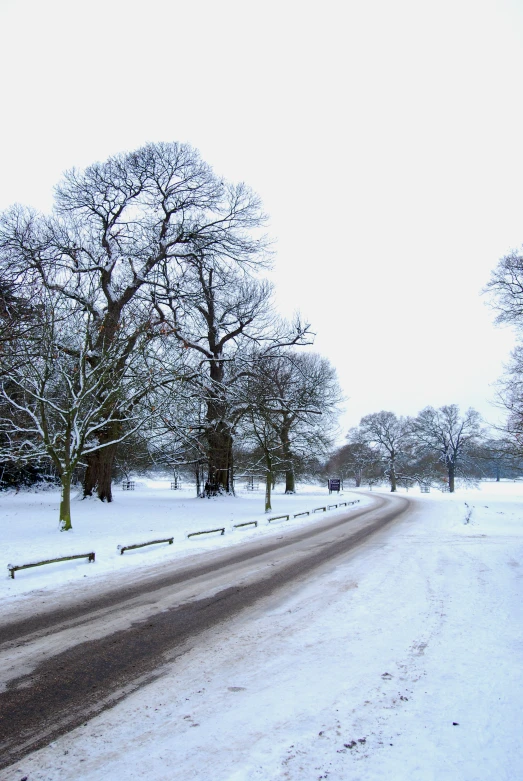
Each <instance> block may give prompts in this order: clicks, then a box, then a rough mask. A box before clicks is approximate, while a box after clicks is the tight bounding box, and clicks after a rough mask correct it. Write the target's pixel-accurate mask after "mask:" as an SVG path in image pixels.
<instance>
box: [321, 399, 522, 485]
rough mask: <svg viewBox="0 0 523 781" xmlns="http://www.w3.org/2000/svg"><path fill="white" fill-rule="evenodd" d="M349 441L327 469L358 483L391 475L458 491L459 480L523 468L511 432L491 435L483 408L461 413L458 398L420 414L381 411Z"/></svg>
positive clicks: (513, 473) (392, 481) (394, 481)
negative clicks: (484, 422) (482, 415)
mask: <svg viewBox="0 0 523 781" xmlns="http://www.w3.org/2000/svg"><path fill="white" fill-rule="evenodd" d="M347 440H348V442H347V444H346V445H343V446H342V447H340V448H338V449H337V450H336V451H335V452H334V453H333V454H332V455H331V457H330V458H329V459H328V461H327V462H326V464H325V468H324V475H325V476H327V475H334V474H335V475H337V476H340V477H341V478H342V479H343V480H345V481H350V482H352V483H353V484H354V485H355V486H357V487H359V486H361V485H368V486H373V485H375V484H378V483H382V482H383V481H385V480H386V481H387V482H388V483H389V485H390V490H391V491H392V492H395V491H397V489H398V486H403V487H407V488H408V487H410V486H413V485H418V486H426V487H429V486H431V485H435V486H439V487H442V488H445V489H446V490H448V491H449V492H451V493H453V492H454V491H455V488H456V482H457V481H458V480H461V481H466V482H467V481H468V482H470V481H475V480H481V479H487V478H489V479H495V480H498V481H499V480H500V479H501V478H502V477H504V478H515V477H519V476H521V475H522V474H523V457H522V456H521V454H519V455H518V454H515V453H514V452H513V450H512V449H511V447H510V444H509V442H508V440H507V438H506V437H505V438H502V437H500V438H497V439H494V438H489V437H488V436H487V434H486V432H485V430H484V429H483V428H482V426H481V418H480V415H479V413H478V412H477V411H476V410H474V409H468V410H466V412H465V413H464V414H461V413H460V410H459V407H458V406H457V405H456V404H450V405H446V406H443V407H440V408H438V409H435V408H434V407H425V409H423V410H421V412H420V413H419V414H418V415H417V416H416V417H401V416H397V415H395V414H394V413H393V412H389V411H381V412H376V413H373V414H371V415H366V416H365V417H363V418H362V419H361V421H360V424H359V426H357V427H355V428H352V429H351V430H350V431H349V433H348V436H347Z"/></svg>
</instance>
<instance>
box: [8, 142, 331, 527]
mask: <svg viewBox="0 0 523 781" xmlns="http://www.w3.org/2000/svg"><path fill="white" fill-rule="evenodd" d="M264 224H265V216H264V214H263V212H262V208H261V204H260V202H259V199H258V198H257V196H256V195H255V194H254V193H253V192H252V191H251V190H250V189H249V188H248V187H246V186H245V185H243V184H240V185H232V184H230V183H228V182H225V181H224V180H223V179H221V178H220V177H218V176H216V174H215V173H214V172H213V171H212V170H211V168H209V166H208V165H206V164H205V163H204V162H203V161H202V160H201V159H200V157H199V155H198V153H197V152H196V151H195V150H194V149H192V148H191V147H190V146H188V145H181V144H176V143H171V144H149V145H147V146H145V147H143V148H141V149H138V150H136V151H135V152H131V153H128V154H122V155H116V156H113V157H111V158H109V159H108V160H107V161H106V162H104V163H95V164H94V165H92V166H89V167H88V168H87V169H85V170H83V171H78V170H75V169H73V170H71V171H69V172H67V173H66V174H65V175H64V178H63V180H62V181H61V183H60V184H59V185H58V187H57V188H56V196H55V206H54V210H53V213H52V214H51V215H42V214H39V213H36V212H35V211H33V210H31V209H28V208H26V207H23V206H14V207H12V208H10V209H8V210H7V211H6V212H4V213H3V215H1V218H0V371H1V387H0V481H2V483H1V484H3V485H4V486H6V485H14V484H17V482H18V484H20V483H23V482H28V481H30V480H31V479H33V478H35V476H38V475H39V474H41V473H42V472H45V473H49V471H50V470H51V472H52V474H53V475H54V476H55V478H56V479H57V480H58V481H59V482H60V484H61V489H62V499H61V506H60V527H61V528H62V529H63V530H67V529H70V528H71V509H70V495H71V486H72V485H73V483H74V482H75V480H76V479H77V478H78V476H81V479H82V482H83V494H84V496H86V497H87V496H93V495H94V496H97V497H98V498H99V499H101V500H102V501H111V499H112V493H111V490H112V489H111V482H112V480H113V479H114V477H115V475H116V474H117V472H118V470H119V469H120V470H121V471H125V470H126V469H129V468H131V467H135V466H136V465H137V464H141V465H142V466H143V467H147V466H151V465H156V466H161V467H164V468H165V467H168V468H170V469H181V468H183V469H186V470H187V469H191V470H192V471H193V473H194V475H195V476H196V479H197V485H198V487H199V492H200V493H201V494H207V495H211V494H219V493H228V492H232V491H233V480H234V455H235V447H236V446H237V444H238V443H241V448H240V449H241V452H242V468H243V469H244V470H250V471H251V472H253V471H258V472H259V473H261V474H262V475H263V477H264V479H265V482H266V505H267V508H270V487H271V485H272V482H273V480H274V475H275V473H276V472H278V471H280V472H281V471H282V472H284V473H285V476H286V489H287V490H288V491H289V492H292V491H294V490H295V478H296V472H297V470H298V469H299V465H300V464H301V463H303V462H304V461H306V460H307V458H310V455H311V452H312V451H313V452H314V454H315V455H316V456H318V455H321V454H325V453H326V452H327V450H328V448H329V447H330V445H331V441H330V439H329V436H328V434H327V432H328V431H329V429H330V428H332V426H331V423H332V416H333V415H334V413H335V410H336V408H337V405H338V403H339V400H340V392H339V389H338V385H337V382H336V377H335V373H334V370H333V369H332V367H331V366H330V365H329V364H328V362H327V361H326V360H325V359H323V358H321V357H320V356H318V355H316V354H314V353H311V352H308V351H306V352H300V351H299V349H298V348H300V347H304V346H307V345H310V344H311V343H312V341H313V335H312V334H311V330H310V325H309V324H308V323H305V322H303V321H302V319H301V318H300V317H299V316H298V315H297V316H296V317H295V319H294V321H293V322H292V323H288V322H285V321H284V320H282V319H281V318H279V317H278V316H277V315H276V313H275V311H274V307H273V304H272V287H271V285H270V283H269V282H268V281H267V280H266V279H264V278H263V276H262V274H263V272H264V271H265V270H266V269H267V268H268V267H269V266H270V258H271V253H270V246H269V243H268V241H267V238H266V237H265V235H264V234H263V233H262V229H263V227H264ZM320 421H321V422H320ZM235 440H236V441H235ZM1 484H0V485H1Z"/></svg>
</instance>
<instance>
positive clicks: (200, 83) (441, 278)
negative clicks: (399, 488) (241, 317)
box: [0, 0, 523, 431]
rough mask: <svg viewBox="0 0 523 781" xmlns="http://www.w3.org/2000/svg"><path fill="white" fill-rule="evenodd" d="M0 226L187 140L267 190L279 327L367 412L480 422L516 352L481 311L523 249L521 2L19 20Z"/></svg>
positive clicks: (4, 43)
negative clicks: (16, 213) (75, 175)
mask: <svg viewBox="0 0 523 781" xmlns="http://www.w3.org/2000/svg"><path fill="white" fill-rule="evenodd" d="M0 35H1V45H0V67H1V72H2V77H3V78H2V82H1V96H2V117H3V118H2V122H1V125H0V134H1V139H0V140H1V143H0V172H1V176H0V208H5V207H7V206H8V205H10V204H11V203H13V202H15V201H19V202H22V203H26V204H30V205H32V206H35V207H36V208H39V209H42V210H48V209H50V207H51V203H52V188H53V186H54V184H55V183H56V182H57V181H58V180H59V178H60V175H61V173H62V172H63V171H64V170H65V169H67V168H70V167H72V166H78V167H82V166H85V165H88V164H89V163H91V162H94V161H95V160H103V159H105V158H106V157H107V156H108V155H110V154H113V153H116V152H120V151H124V150H130V149H134V148H136V147H138V146H140V145H141V144H143V143H145V142H147V141H171V140H176V141H184V142H189V143H191V144H192V145H193V146H195V147H197V148H198V149H199V150H200V152H201V154H202V157H203V158H204V159H205V160H206V161H207V162H208V163H210V164H211V165H212V166H213V167H214V169H215V170H216V171H217V172H218V173H219V174H221V175H223V176H225V177H226V178H228V179H231V180H234V181H237V180H243V181H245V182H247V183H248V184H249V185H250V186H251V187H252V188H253V189H254V190H256V191H257V192H258V193H259V194H260V196H261V198H262V200H263V203H264V206H265V209H266V211H267V212H268V214H269V217H270V234H271V235H272V236H273V237H274V238H275V239H276V240H277V244H276V249H277V258H276V265H275V272H274V274H273V278H274V280H275V282H276V285H277V301H278V305H279V307H280V310H281V311H282V312H283V313H284V314H287V315H290V314H292V312H293V311H294V310H295V309H299V310H301V311H302V312H303V313H304V314H305V315H306V316H307V317H308V318H309V319H310V320H311V322H312V323H313V325H314V328H315V330H316V332H317V334H318V336H317V340H316V349H317V350H318V351H320V352H321V353H323V354H325V355H327V356H328V357H329V358H330V360H331V361H332V362H333V363H334V365H335V366H336V367H337V370H338V374H339V378H340V381H341V385H342V387H343V390H344V392H345V394H346V395H347V397H348V401H347V404H346V408H347V413H346V415H345V417H344V419H343V421H342V428H343V431H345V430H346V429H347V427H348V426H350V425H356V424H357V423H358V421H359V419H360V417H361V416H362V415H364V414H367V413H370V412H375V411H379V410H380V409H390V410H393V411H395V412H396V413H398V414H415V413H416V412H417V411H418V410H419V409H421V408H422V407H424V406H426V405H427V404H432V405H434V406H439V405H441V404H447V403H453V402H456V403H458V404H460V406H462V407H467V406H469V405H472V406H475V407H476V408H477V409H479V410H480V411H481V412H482V413H483V414H484V415H485V416H487V417H488V418H495V417H496V416H497V415H498V414H499V413H497V412H496V411H495V410H493V408H492V407H490V406H489V404H488V400H489V399H492V398H493V396H494V389H493V388H492V383H493V382H494V381H495V380H496V378H497V377H498V376H499V375H500V373H501V371H502V364H503V362H504V361H506V360H507V358H508V355H509V352H510V349H511V346H512V343H513V337H512V335H511V333H510V332H508V331H506V330H502V329H496V328H494V327H493V325H492V319H493V315H492V313H491V312H490V311H489V310H488V309H487V308H486V306H485V299H484V297H481V296H480V295H479V292H480V290H481V288H482V287H483V286H484V285H485V283H486V282H487V281H488V278H489V274H490V270H491V269H492V268H493V267H494V266H495V265H496V263H497V261H498V259H499V257H500V256H502V255H503V254H505V253H506V252H507V251H509V250H510V249H512V248H516V247H519V246H520V245H521V244H522V243H523V220H522V216H523V186H522V183H523V141H522V138H523V136H522V119H523V108H522V94H521V93H522V90H521V87H522V83H523V79H522V76H523V47H522V37H523V0H486V1H484V0H437V1H436V0H430V2H428V1H427V0H394V1H392V0H346V2H334V1H333V0H322V2H315V3H312V2H307V1H306V0H301V1H300V2H298V0H279V2H275V1H274V0H264V2H260V1H257V2H255V1H254V0H251V2H249V1H248V0H238V1H236V0H221V1H220V0H200V1H199V2H198V0H193V1H192V2H189V1H188V0H183V2H181V1H180V0H172V1H171V2H168V1H167V0H148V2H123V1H122V0H103V2H102V1H101V0H90V2H88V3H78V2H76V3H75V2H71V1H70V0H68V2H65V1H62V0H46V2H45V3H44V2H41V0H0Z"/></svg>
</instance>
